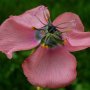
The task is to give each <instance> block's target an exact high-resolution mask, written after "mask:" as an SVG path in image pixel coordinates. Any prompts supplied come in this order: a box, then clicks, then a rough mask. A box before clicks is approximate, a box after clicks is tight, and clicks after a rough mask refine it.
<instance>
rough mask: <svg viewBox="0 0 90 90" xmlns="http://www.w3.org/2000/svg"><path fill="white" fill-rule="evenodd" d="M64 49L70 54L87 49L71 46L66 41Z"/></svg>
mask: <svg viewBox="0 0 90 90" xmlns="http://www.w3.org/2000/svg"><path fill="white" fill-rule="evenodd" d="M64 47H65V48H66V49H67V50H68V51H70V52H74V51H79V50H84V49H86V48H87V47H86V46H72V45H71V44H70V43H69V42H68V40H67V39H66V40H65V43H64Z"/></svg>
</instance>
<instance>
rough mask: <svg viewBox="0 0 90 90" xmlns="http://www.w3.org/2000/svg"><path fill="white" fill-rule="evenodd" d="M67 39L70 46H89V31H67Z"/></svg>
mask: <svg viewBox="0 0 90 90" xmlns="http://www.w3.org/2000/svg"><path fill="white" fill-rule="evenodd" d="M66 36H67V40H68V42H69V43H70V44H71V45H72V46H81V47H82V46H84V47H90V32H76V31H73V32H70V33H69V32H68V33H66Z"/></svg>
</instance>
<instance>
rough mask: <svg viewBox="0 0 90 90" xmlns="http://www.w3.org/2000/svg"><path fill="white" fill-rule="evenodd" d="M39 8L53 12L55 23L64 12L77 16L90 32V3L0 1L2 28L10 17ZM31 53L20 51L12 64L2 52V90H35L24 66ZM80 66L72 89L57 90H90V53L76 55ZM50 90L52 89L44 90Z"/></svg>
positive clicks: (82, 0) (79, 0) (88, 0)
mask: <svg viewBox="0 0 90 90" xmlns="http://www.w3.org/2000/svg"><path fill="white" fill-rule="evenodd" d="M38 5H45V6H47V7H48V8H49V10H50V12H51V18H52V20H54V19H55V18H56V17H57V16H58V15H59V14H61V13H63V12H74V13H76V14H78V15H79V16H80V18H81V20H82V22H83V24H84V26H85V31H90V0H0V24H1V23H2V22H3V21H4V20H5V19H6V18H8V17H9V16H10V15H19V14H21V13H23V12H24V11H26V10H29V9H31V8H34V7H36V6H38ZM30 53H31V51H20V52H16V53H14V55H13V59H12V60H9V59H8V58H7V57H6V56H5V55H4V54H3V53H1V52H0V90H36V87H34V86H32V85H31V84H29V83H28V81H27V80H26V78H25V76H24V74H23V71H22V68H21V64H22V62H23V60H24V59H25V58H26V57H28V56H29V54H30ZM73 54H74V55H75V56H76V58H77V62H78V66H77V72H78V75H77V79H76V81H75V82H74V83H72V85H70V86H68V87H66V88H61V89H56V90H90V49H89V48H88V49H86V50H82V51H78V52H74V53H73ZM45 90H50V89H45Z"/></svg>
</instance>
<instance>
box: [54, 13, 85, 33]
mask: <svg viewBox="0 0 90 90" xmlns="http://www.w3.org/2000/svg"><path fill="white" fill-rule="evenodd" d="M53 25H54V26H57V25H58V27H59V28H63V29H59V30H60V31H62V32H65V31H69V30H76V31H84V27H83V24H82V22H81V20H80V18H79V16H78V15H76V14H74V13H71V12H66V13H64V14H62V15H60V16H58V17H57V18H56V19H55V20H54V22H53Z"/></svg>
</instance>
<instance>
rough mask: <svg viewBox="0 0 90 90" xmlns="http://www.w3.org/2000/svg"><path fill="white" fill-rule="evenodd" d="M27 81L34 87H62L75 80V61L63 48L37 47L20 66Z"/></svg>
mask: <svg viewBox="0 0 90 90" xmlns="http://www.w3.org/2000/svg"><path fill="white" fill-rule="evenodd" d="M22 67H23V70H24V74H25V75H26V77H27V79H28V81H29V82H30V83H32V84H33V85H35V86H40V87H48V88H58V87H64V86H66V85H68V84H70V83H72V81H74V80H75V78H76V60H75V57H74V56H73V55H71V54H70V53H69V52H68V51H66V50H65V49H64V47H61V46H60V47H55V48H43V47H39V48H38V49H37V50H36V52H35V53H34V54H32V55H31V56H30V57H29V58H27V59H26V60H25V61H24V63H23V64H22Z"/></svg>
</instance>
